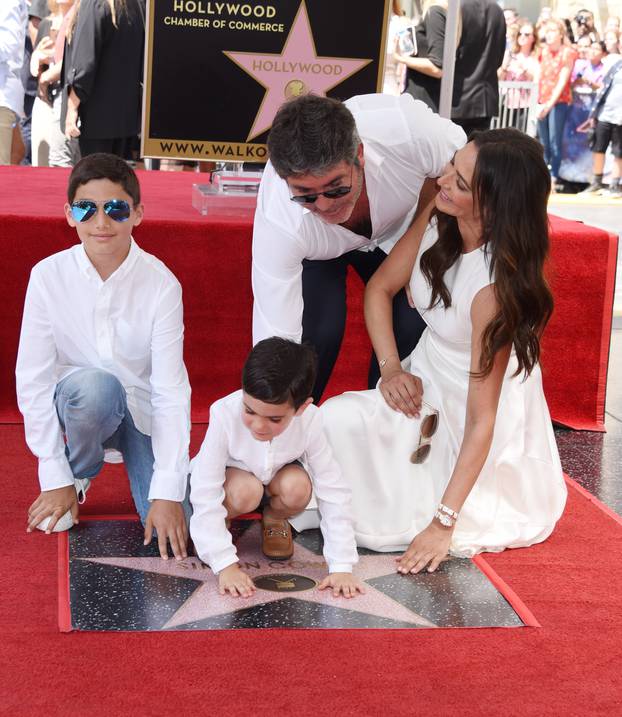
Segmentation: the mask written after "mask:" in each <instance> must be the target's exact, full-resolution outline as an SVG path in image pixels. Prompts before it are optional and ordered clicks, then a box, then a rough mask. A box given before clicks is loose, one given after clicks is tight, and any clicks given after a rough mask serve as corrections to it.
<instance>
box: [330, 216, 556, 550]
mask: <svg viewBox="0 0 622 717" xmlns="http://www.w3.org/2000/svg"><path fill="white" fill-rule="evenodd" d="M436 240H437V232H436V227H435V226H430V227H428V229H427V231H426V233H425V235H424V238H423V241H422V244H421V249H420V251H419V256H418V257H417V261H416V263H415V267H414V269H413V273H412V276H411V280H410V288H411V293H412V296H413V300H414V303H415V305H416V306H417V309H418V310H419V312H420V313H421V315H422V316H423V318H424V319H425V321H426V324H427V329H426V330H425V332H424V333H423V336H422V337H421V340H420V341H419V343H418V345H417V347H416V348H415V350H414V351H413V353H412V354H411V356H410V365H409V370H410V371H411V372H412V373H413V374H415V375H416V376H419V377H421V379H422V381H423V385H424V401H426V402H427V403H428V404H430V405H431V406H433V407H434V408H436V409H438V411H439V427H438V430H437V432H436V434H435V435H434V437H433V439H432V444H431V451H430V454H429V456H428V458H427V460H426V461H425V462H424V463H422V464H419V465H413V464H412V463H411V462H410V456H411V454H412V453H413V451H414V450H415V448H416V447H417V445H418V443H419V424H420V420H421V419H412V418H407V417H406V416H404V415H403V414H401V413H397V412H396V411H393V410H392V409H391V408H389V407H388V406H387V404H386V402H385V400H384V399H383V397H382V395H381V393H380V391H379V390H378V389H375V390H370V391H360V392H349V393H344V394H343V395H341V396H337V397H335V398H333V399H330V400H329V401H327V402H326V403H324V404H323V405H322V407H321V410H322V412H323V417H324V422H325V427H326V432H327V435H328V438H329V441H330V443H331V445H332V448H333V451H334V453H335V456H336V458H337V461H338V462H339V464H340V465H341V468H342V470H343V473H344V476H345V477H346V479H347V481H348V482H349V484H350V485H351V487H352V494H353V514H354V521H355V532H356V538H357V543H358V545H359V546H361V547H366V548H371V549H372V550H378V551H393V550H402V549H404V548H406V547H407V546H408V544H409V543H410V541H411V540H412V539H413V538H414V536H415V535H417V533H419V532H420V531H421V530H423V529H424V528H425V527H426V526H427V525H428V524H429V522H430V520H431V519H432V517H433V515H434V511H435V510H436V507H437V505H438V503H439V501H440V499H441V497H442V495H443V492H444V490H445V487H446V486H447V483H448V481H449V479H450V477H451V474H452V471H453V469H454V466H455V464H456V459H457V457H458V452H459V450H460V445H461V443H462V438H463V435H464V426H465V414H466V404H467V391H468V383H469V369H470V357H471V329H472V326H471V318H470V311H471V303H472V301H473V298H474V297H475V295H476V294H477V292H478V291H480V289H482V288H483V287H485V286H487V285H489V284H490V283H491V278H490V272H489V264H488V258H487V255H486V253H485V252H484V250H483V248H480V249H476V250H475V251H472V252H470V253H468V254H463V255H462V256H461V257H460V259H459V260H458V262H457V263H456V264H455V265H454V266H453V267H452V268H451V269H450V271H448V272H447V274H446V275H445V283H446V284H447V286H448V288H449V290H450V292H451V297H452V305H451V307H449V308H448V309H445V308H444V306H443V305H442V304H440V305H438V304H437V305H436V306H435V307H433V308H432V309H428V308H427V307H428V305H429V303H430V287H429V285H428V283H427V280H426V279H425V277H424V276H423V275H422V273H421V270H420V267H419V258H420V256H421V254H422V253H423V252H424V251H425V250H426V249H428V248H429V247H430V246H431V245H432V244H433V243H434V242H435V241H436ZM516 365H517V363H516V357H515V356H514V355H512V356H511V357H510V362H509V366H508V369H507V372H506V374H505V377H504V380H503V387H502V390H501V397H500V400H499V407H498V411H497V419H496V423H495V431H494V438H493V442H492V446H491V449H490V453H489V455H488V458H487V460H486V463H485V465H484V467H483V468H482V471H481V473H480V475H479V477H478V479H477V482H476V483H475V486H474V487H473V490H472V491H471V493H470V494H469V497H468V498H467V500H466V502H465V504H464V506H463V508H462V510H461V512H460V516H459V518H458V522H457V524H456V528H455V530H454V533H453V538H452V542H451V553H452V554H454V555H461V556H471V555H474V554H475V553H478V552H481V551H493V552H497V551H501V550H503V549H505V548H518V547H524V546H528V545H532V544H533V543H538V542H540V541H542V540H545V539H546V538H547V537H548V536H549V535H550V534H551V532H552V530H553V528H554V526H555V523H556V522H557V520H558V519H559V517H560V516H561V514H562V511H563V509H564V505H565V502H566V485H565V482H564V479H563V474H562V468H561V464H560V460H559V454H558V451H557V446H556V443H555V437H554V434H553V430H552V426H551V419H550V417H549V411H548V407H547V404H546V400H545V398H544V393H543V390H542V376H541V372H540V367H539V366H536V367H535V368H534V370H533V372H532V373H531V375H530V376H529V377H528V378H527V379H525V378H524V376H523V375H520V376H517V377H513V376H512V374H513V373H514V371H515V369H516ZM425 415H426V414H425V412H422V414H421V418H424V417H425Z"/></svg>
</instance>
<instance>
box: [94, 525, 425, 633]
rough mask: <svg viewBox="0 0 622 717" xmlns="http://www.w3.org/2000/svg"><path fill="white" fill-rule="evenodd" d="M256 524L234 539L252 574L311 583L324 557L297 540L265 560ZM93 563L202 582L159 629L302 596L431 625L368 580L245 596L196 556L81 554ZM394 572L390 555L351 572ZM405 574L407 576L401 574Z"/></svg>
mask: <svg viewBox="0 0 622 717" xmlns="http://www.w3.org/2000/svg"><path fill="white" fill-rule="evenodd" d="M260 532H261V528H260V525H259V524H258V523H257V524H254V525H253V526H251V527H250V528H249V529H248V530H247V531H246V532H245V533H244V534H243V535H242V536H241V537H240V539H239V540H237V541H236V545H237V550H238V556H239V559H240V566H241V567H242V568H243V570H244V571H245V572H247V573H248V574H249V575H250V576H251V577H252V578H256V577H258V576H260V575H271V574H273V575H278V574H283V573H287V574H291V573H293V574H299V575H302V576H304V577H307V578H311V579H312V580H314V581H315V582H316V583H319V582H321V580H323V579H324V577H326V573H327V568H326V563H325V562H324V558H323V557H322V556H321V555H316V554H315V553H313V552H311V551H310V550H308V549H307V548H304V547H303V546H302V545H300V544H298V543H294V555H293V556H292V558H291V560H287V561H283V562H280V561H279V562H276V561H270V560H268V559H267V558H266V557H264V555H263V554H262V553H261V550H260ZM84 560H88V561H89V562H93V563H102V564H105V565H115V566H117V567H122V568H130V569H132V570H143V571H145V572H149V573H158V574H160V575H169V576H173V577H179V578H191V579H193V580H199V581H201V582H202V583H203V584H202V585H201V586H200V587H198V588H197V590H195V591H194V593H193V594H192V595H191V596H190V597H189V598H188V599H187V600H186V602H185V603H184V604H183V605H182V606H181V607H180V608H179V610H177V612H176V613H175V614H174V615H173V616H172V617H171V619H170V620H169V621H168V622H167V623H166V624H165V625H163V629H167V628H174V627H177V626H179V625H184V624H186V623H192V622H199V621H200V620H205V619H207V618H210V617H216V616H219V615H225V614H227V613H232V612H235V611H236V610H245V609H248V608H249V607H254V606H258V605H266V604H268V603H271V602H275V601H278V600H283V599H285V598H290V599H291V598H296V599H299V600H304V601H306V602H314V603H319V604H322V605H330V606H331V607H339V608H343V609H347V610H354V611H356V612H361V613H366V614H368V615H374V616H376V617H385V618H388V619H391V620H399V621H401V622H407V623H410V624H413V625H420V626H422V627H435V625H434V623H432V622H430V621H429V620H426V619H425V618H424V617H422V616H421V615H418V614H417V613H415V612H413V611H412V610H409V609H408V608H406V607H404V606H403V605H401V604H400V603H399V602H397V601H396V600H393V599H392V598H390V597H389V596H388V595H385V594H384V593H382V592H380V591H379V590H376V588H374V587H372V586H371V585H369V584H366V585H365V590H366V592H365V594H364V595H358V596H357V597H355V598H350V599H346V598H343V597H339V598H336V597H333V595H332V592H331V591H330V590H328V589H327V590H318V589H317V587H315V588H312V589H310V590H304V591H299V592H272V591H268V590H262V589H260V588H257V590H256V592H255V593H254V595H253V596H252V597H250V598H234V597H231V596H228V595H226V596H222V595H219V593H218V578H217V577H216V576H215V575H214V574H213V573H212V571H211V570H210V569H209V568H208V567H206V566H205V565H203V564H202V563H201V562H200V561H199V560H198V559H196V558H187V559H186V560H182V561H177V560H166V561H165V560H162V559H161V558H84ZM394 573H395V565H394V556H393V555H382V554H375V555H362V556H360V558H359V562H358V564H357V565H355V567H354V574H355V575H356V576H357V577H358V578H359V579H360V580H361V581H365V580H370V579H371V578H376V577H381V576H384V575H392V574H394ZM405 579H407V578H405Z"/></svg>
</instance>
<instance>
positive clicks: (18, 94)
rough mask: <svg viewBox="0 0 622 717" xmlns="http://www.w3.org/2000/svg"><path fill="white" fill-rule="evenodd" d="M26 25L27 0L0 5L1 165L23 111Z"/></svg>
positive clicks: (6, 160)
mask: <svg viewBox="0 0 622 717" xmlns="http://www.w3.org/2000/svg"><path fill="white" fill-rule="evenodd" d="M27 23H28V12H27V8H26V0H2V2H0V164H10V163H11V144H12V141H13V127H14V126H15V124H16V122H17V120H18V118H19V117H20V115H21V114H22V113H23V110H24V86H23V85H22V79H21V74H20V73H21V69H22V64H23V62H24V43H25V40H26V25H27Z"/></svg>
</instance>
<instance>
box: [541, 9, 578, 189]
mask: <svg viewBox="0 0 622 717" xmlns="http://www.w3.org/2000/svg"><path fill="white" fill-rule="evenodd" d="M544 32H545V37H546V44H545V45H544V46H543V47H542V49H541V50H540V58H539V59H540V81H539V85H538V104H539V109H538V139H539V140H540V142H541V143H542V146H543V147H544V159H545V160H546V163H547V164H548V166H549V169H550V171H551V178H552V180H553V183H554V186H555V183H556V182H557V178H558V176H559V167H560V164H561V161H562V136H563V134H564V125H565V124H566V115H567V114H568V107H569V105H570V102H571V91H570V75H571V73H572V68H573V66H574V61H575V58H576V54H577V53H576V52H575V50H573V49H572V48H571V47H570V46H568V45H565V44H564V39H565V37H566V28H565V26H564V23H563V22H562V21H561V20H557V19H554V18H551V19H550V20H548V21H547V23H546V25H545V27H544Z"/></svg>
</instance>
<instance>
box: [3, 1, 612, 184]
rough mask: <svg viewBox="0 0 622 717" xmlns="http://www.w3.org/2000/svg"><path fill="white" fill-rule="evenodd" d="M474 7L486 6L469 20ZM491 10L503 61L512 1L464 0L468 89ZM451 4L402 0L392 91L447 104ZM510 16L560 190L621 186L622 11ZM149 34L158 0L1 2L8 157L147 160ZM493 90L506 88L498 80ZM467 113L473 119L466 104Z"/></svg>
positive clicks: (518, 102) (519, 69)
mask: <svg viewBox="0 0 622 717" xmlns="http://www.w3.org/2000/svg"><path fill="white" fill-rule="evenodd" d="M471 6H473V11H474V15H473V17H472V18H471V19H470V20H469V23H470V25H469V29H468V31H467V32H464V31H463V30H464V28H463V24H464V21H465V12H467V10H469V8H470V7H471ZM484 12H486V13H491V15H490V20H489V21H487V23H488V24H482V28H480V29H481V30H482V32H484V33H486V42H488V44H490V45H491V46H490V48H489V50H490V62H492V63H494V64H497V63H498V62H499V59H498V58H499V56H500V53H499V49H498V45H499V42H502V40H501V39H500V36H499V27H500V25H499V23H503V17H501V11H500V10H499V9H498V7H497V6H496V5H495V3H494V2H493V0H463V3H462V18H461V19H460V23H459V27H458V54H457V62H456V73H457V79H458V83H457V84H459V85H460V86H462V87H464V86H467V85H468V84H469V82H471V84H472V85H473V87H474V88H475V89H477V88H479V87H481V86H483V84H485V83H488V84H490V78H482V79H481V80H480V79H476V80H475V82H473V78H471V77H468V76H465V77H462V75H461V74H460V73H461V72H463V70H464V67H465V65H466V64H468V63H467V62H466V60H465V57H466V54H467V53H466V50H467V49H468V48H467V44H468V42H467V41H468V40H469V38H471V40H472V39H473V37H474V33H475V30H476V29H477V28H475V29H474V27H473V26H472V25H473V22H475V20H476V19H477V18H478V17H480V16H482V17H483V13H484ZM446 13H447V2H446V0H426V1H425V2H424V3H423V5H422V14H421V17H419V18H418V19H416V21H413V20H411V19H410V18H407V17H406V16H405V14H404V13H403V11H402V9H401V6H400V2H399V0H393V3H392V19H391V24H390V28H389V36H390V39H389V44H388V54H387V60H388V62H387V70H386V77H385V91H388V92H392V93H399V92H401V91H406V92H409V93H411V94H413V95H414V96H415V97H416V98H417V99H420V100H422V101H424V102H426V104H428V105H429V106H431V107H432V108H433V109H434V110H435V111H438V101H439V90H440V81H441V77H442V60H443V43H444V33H445V21H446ZM503 16H504V17H505V54H504V55H503V60H502V61H501V62H500V66H499V68H498V77H499V80H500V81H501V84H502V89H501V91H502V102H503V103H504V105H505V107H507V108H509V109H511V110H512V112H511V123H512V124H513V126H516V127H520V128H523V127H527V122H526V117H527V115H529V116H530V118H531V120H533V121H532V127H533V132H534V133H536V132H537V136H538V138H539V139H540V141H541V143H542V145H543V147H544V152H545V158H546V161H547V163H548V165H549V167H550V170H551V175H552V178H553V181H554V185H555V187H556V188H557V189H560V188H561V185H563V183H564V182H566V183H576V182H581V181H583V182H584V183H589V186H588V188H587V190H586V191H587V192H589V193H596V192H600V193H603V192H607V193H609V194H610V195H611V196H614V197H620V196H622V187H621V185H620V174H621V166H620V165H621V163H622V158H621V157H622V97H621V95H622V71H620V69H621V68H622V54H621V47H620V45H621V42H622V40H621V31H620V18H619V17H615V16H612V17H609V18H608V19H607V20H606V22H604V23H603V24H602V26H597V24H596V22H595V19H594V15H593V13H592V12H591V11H589V10H587V9H582V10H579V12H577V13H576V15H575V17H573V18H572V19H566V18H558V17H555V16H554V15H553V12H552V10H551V8H549V7H544V8H542V10H541V12H540V15H539V16H538V18H537V20H536V21H535V22H533V21H532V20H530V19H528V18H526V17H520V16H519V14H518V12H517V11H516V10H514V9H512V8H506V9H505V10H504V11H503ZM469 17H470V16H469ZM467 19H468V17H467ZM476 24H477V23H476ZM144 32H145V0H2V3H0V164H2V163H5V164H6V163H10V162H11V163H19V162H22V163H25V164H33V165H35V166H61V167H62V166H73V165H74V164H75V162H76V161H77V159H78V158H79V157H80V156H81V155H82V156H84V155H86V154H90V153H92V152H95V151H109V152H113V153H116V154H118V155H119V156H122V157H124V158H126V159H136V158H137V157H138V147H139V142H138V136H139V132H140V110H141V81H142V71H143V67H142V63H143V53H144ZM492 35H495V36H496V37H495V40H494V43H492V44H491V43H490V42H489V41H490V37H491V36H492ZM413 41H414V47H413V46H412V44H411V43H412V42H413ZM476 44H477V43H476ZM480 44H481V43H480ZM482 46H483V44H482ZM461 48H462V49H461ZM463 55H464V56H465V57H463ZM22 57H23V60H22ZM481 64H482V63H481V62H480V63H479V65H480V66H481ZM119 77H123V81H122V82H119ZM514 82H523V83H524V82H528V83H532V85H533V88H534V89H533V91H534V92H536V93H537V106H536V107H535V112H534V111H533V107H534V104H535V103H534V102H532V100H531V96H530V91H529V90H528V89H525V86H524V85H523V86H521V87H520V89H516V88H512V85H511V83H514ZM508 83H510V84H508ZM489 95H490V97H493V98H494V97H496V88H495V91H494V92H491V93H489ZM454 99H455V98H454ZM454 104H455V102H454ZM471 104H472V103H471ZM476 104H478V105H482V107H483V106H484V104H485V103H483V100H482V101H480V100H478V102H477V103H476ZM488 104H490V102H488ZM490 111H491V110H490V109H489V108H488V107H486V111H484V110H483V109H482V111H480V112H479V115H482V116H481V117H480V116H477V117H473V118H470V119H469V120H468V121H469V122H470V123H471V124H473V123H474V124H473V126H474V127H475V126H478V125H477V123H478V122H480V123H481V122H484V123H486V122H488V120H489V118H488V115H489V114H490ZM454 114H455V108H454ZM475 114H477V112H476V113H475ZM454 119H456V121H457V122H459V123H463V122H466V121H467V120H466V119H463V118H462V115H460V116H458V115H456V117H455V118H454ZM469 127H470V124H469ZM527 131H529V129H527ZM590 150H591V154H590ZM608 154H610V155H612V159H609V160H607V155H608ZM606 165H607V166H606ZM609 166H611V171H610V177H611V178H610V182H609V185H608V187H605V186H604V181H603V176H605V175H606V174H607V171H606V169H608V167H609ZM586 173H587V175H588V176H586Z"/></svg>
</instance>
